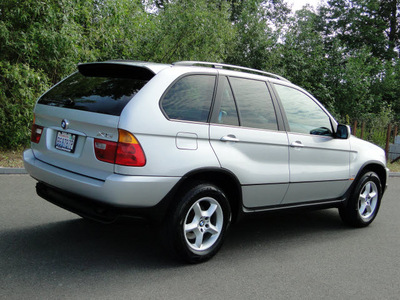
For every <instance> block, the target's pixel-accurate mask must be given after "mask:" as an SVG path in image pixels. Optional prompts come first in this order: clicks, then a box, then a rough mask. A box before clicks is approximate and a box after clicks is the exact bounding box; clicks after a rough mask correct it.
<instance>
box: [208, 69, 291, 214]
mask: <svg viewBox="0 0 400 300" xmlns="http://www.w3.org/2000/svg"><path fill="white" fill-rule="evenodd" d="M210 140H211V145H212V147H213V149H214V151H215V153H216V155H217V157H218V160H219V162H220V164H221V166H222V167H223V168H225V169H227V170H229V171H231V172H233V173H234V174H235V175H236V176H237V177H238V179H239V181H240V183H241V184H242V191H243V204H244V206H245V207H248V208H262V207H266V206H271V205H276V204H279V203H280V202H281V201H282V199H283V197H284V195H285V193H286V190H287V188H288V182H289V166H288V141H287V135H286V133H285V132H284V131H279V127H278V119H277V117H276V114H275V109H274V103H273V101H272V99H271V96H270V93H269V90H268V88H267V85H266V83H265V82H264V81H259V80H251V79H244V78H237V77H229V78H228V77H225V76H220V78H219V84H218V93H217V99H216V104H215V107H214V112H213V118H212V122H211V125H210Z"/></svg>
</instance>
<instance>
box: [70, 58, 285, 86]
mask: <svg viewBox="0 0 400 300" xmlns="http://www.w3.org/2000/svg"><path fill="white" fill-rule="evenodd" d="M110 64H111V65H115V64H116V65H125V66H132V67H140V68H143V69H146V70H148V71H150V72H151V73H152V74H153V75H155V74H157V73H159V72H160V71H162V70H164V69H166V68H170V67H171V66H174V67H179V66H185V67H206V68H214V69H227V70H231V71H238V72H243V73H251V74H257V75H262V76H268V77H272V78H275V79H279V80H282V81H286V82H290V81H289V80H287V79H286V78H284V77H282V76H280V75H277V74H274V73H270V72H265V71H261V70H257V69H251V68H246V67H241V66H235V65H229V64H222V63H213V62H203V61H179V62H174V63H172V64H161V63H155V62H144V61H135V60H108V61H104V62H94V63H84V64H79V65H78V68H79V70H80V71H81V70H82V69H83V68H93V67H95V66H100V65H110ZM153 75H151V76H150V77H152V76H153Z"/></svg>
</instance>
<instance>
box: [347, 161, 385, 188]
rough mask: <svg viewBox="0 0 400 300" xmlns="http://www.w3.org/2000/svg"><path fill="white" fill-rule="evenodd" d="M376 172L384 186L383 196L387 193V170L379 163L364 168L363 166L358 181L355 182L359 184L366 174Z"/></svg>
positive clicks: (369, 164)
mask: <svg viewBox="0 0 400 300" xmlns="http://www.w3.org/2000/svg"><path fill="white" fill-rule="evenodd" d="M370 171H372V172H374V173H376V175H378V177H379V180H380V181H381V185H382V195H383V194H384V192H385V187H386V184H387V172H386V168H385V166H383V165H381V164H378V163H368V164H365V165H364V166H362V168H360V171H359V172H358V174H357V177H356V180H355V182H357V181H358V180H359V179H360V178H361V176H362V175H364V174H365V173H366V172H370Z"/></svg>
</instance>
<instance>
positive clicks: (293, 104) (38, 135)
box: [24, 61, 388, 262]
mask: <svg viewBox="0 0 400 300" xmlns="http://www.w3.org/2000/svg"><path fill="white" fill-rule="evenodd" d="M34 114H35V119H34V122H33V126H32V136H31V142H32V143H31V144H32V147H31V149H29V150H26V151H25V153H24V162H25V168H26V170H27V171H28V172H29V173H30V175H31V176H32V177H33V178H35V179H36V180H37V181H38V183H37V187H36V190H37V193H38V194H39V195H40V196H41V197H43V198H44V199H46V200H48V201H50V202H52V203H54V204H56V205H58V206H60V207H63V208H65V209H68V210H70V211H72V212H75V213H77V214H78V215H80V216H82V217H84V218H90V219H95V220H99V221H102V222H112V221H114V220H116V219H117V218H119V217H140V218H146V219H149V220H151V221H152V222H157V224H161V230H162V232H163V234H162V236H164V237H165V240H166V244H167V245H168V248H169V249H171V250H172V252H173V253H175V254H176V255H177V256H178V257H180V258H183V259H184V260H186V261H189V262H200V261H204V260H207V259H209V258H210V257H212V256H213V255H214V254H215V253H216V252H217V251H218V250H219V248H220V247H221V245H222V242H223V239H224V235H225V232H226V229H227V228H228V226H229V224H230V223H231V222H232V221H235V220H238V219H239V218H240V217H241V216H243V215H246V214H254V213H258V212H265V211H276V210H282V209H293V208H304V207H310V208H316V207H317V208H332V207H336V208H338V209H339V213H340V216H341V218H342V219H343V221H344V222H345V223H347V224H350V225H352V226H356V227H363V226H367V225H369V224H370V223H371V222H372V221H373V219H374V218H375V217H376V215H377V213H378V209H379V205H380V202H381V198H382V195H383V193H384V191H385V188H386V183H387V176H388V173H387V168H386V165H385V163H386V160H385V154H384V151H383V150H382V149H380V148H379V147H377V146H375V145H373V144H370V143H368V142H365V141H362V140H359V139H357V138H356V137H354V136H351V135H350V128H349V127H348V126H345V125H340V124H338V123H337V122H336V121H335V119H334V118H333V117H332V116H331V115H330V114H329V112H328V111H327V110H326V109H325V108H324V107H323V106H322V105H321V104H320V103H319V102H318V101H317V100H316V99H315V98H313V97H312V96H311V95H310V94H309V93H307V92H306V91H304V90H303V89H301V88H299V87H297V86H296V85H294V84H292V83H290V82H289V81H288V80H286V79H285V78H282V77H280V76H278V75H275V74H271V73H266V72H262V71H259V70H254V69H248V68H243V67H238V66H231V65H224V64H217V63H206V62H177V63H174V64H172V65H165V64H156V63H145V62H133V61H107V62H99V63H86V64H80V65H78V71H77V72H76V73H74V74H72V75H71V76H69V77H67V78H66V79H64V80H63V81H61V82H60V83H58V84H57V85H55V86H54V87H52V88H51V89H50V90H49V91H47V92H46V93H45V94H43V95H42V96H41V97H40V98H39V99H38V102H37V104H36V107H35V110H34Z"/></svg>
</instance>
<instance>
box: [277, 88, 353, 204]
mask: <svg viewBox="0 0 400 300" xmlns="http://www.w3.org/2000/svg"><path fill="white" fill-rule="evenodd" d="M274 87H275V90H276V92H277V94H278V96H279V99H280V101H281V103H282V106H283V109H284V111H285V115H286V118H287V127H289V128H288V139H289V168H290V186H289V189H288V192H287V194H286V196H285V198H284V199H283V201H282V204H291V203H302V202H311V201H320V200H334V199H337V198H339V197H341V196H343V194H344V192H345V191H346V189H347V187H348V186H349V185H350V183H351V181H350V180H349V177H350V176H349V175H350V174H349V173H350V171H349V160H350V143H349V140H348V139H347V140H342V139H336V138H334V135H333V128H332V123H331V122H332V121H333V119H332V118H331V117H330V116H329V115H328V114H327V112H326V111H325V110H324V109H323V108H322V107H321V106H320V104H319V103H318V102H316V101H314V100H313V99H312V98H311V97H310V96H308V95H307V94H305V93H304V92H302V91H301V90H298V89H295V88H292V87H289V86H285V85H279V84H275V85H274Z"/></svg>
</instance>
